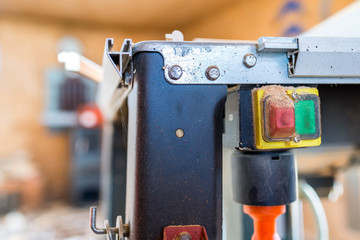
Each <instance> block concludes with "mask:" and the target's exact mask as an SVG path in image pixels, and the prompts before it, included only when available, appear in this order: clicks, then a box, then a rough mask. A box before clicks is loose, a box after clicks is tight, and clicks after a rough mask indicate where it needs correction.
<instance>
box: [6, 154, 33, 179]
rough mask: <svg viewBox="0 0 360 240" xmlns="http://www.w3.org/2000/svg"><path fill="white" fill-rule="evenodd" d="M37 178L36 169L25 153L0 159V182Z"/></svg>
mask: <svg viewBox="0 0 360 240" xmlns="http://www.w3.org/2000/svg"><path fill="white" fill-rule="evenodd" d="M37 176H39V172H38V170H37V168H36V167H35V166H34V164H33V163H32V161H31V157H30V155H29V153H28V152H26V151H17V152H15V153H14V154H12V155H10V156H7V157H4V158H1V159H0V180H2V181H5V180H8V179H9V180H18V181H22V180H26V179H33V178H36V177H37Z"/></svg>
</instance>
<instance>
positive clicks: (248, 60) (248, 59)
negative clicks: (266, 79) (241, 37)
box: [243, 53, 257, 68]
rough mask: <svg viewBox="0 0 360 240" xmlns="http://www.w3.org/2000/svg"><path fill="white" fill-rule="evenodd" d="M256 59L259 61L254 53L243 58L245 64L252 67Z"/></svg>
mask: <svg viewBox="0 0 360 240" xmlns="http://www.w3.org/2000/svg"><path fill="white" fill-rule="evenodd" d="M256 61H257V59H256V57H255V55H254V54H252V53H248V54H246V55H245V56H244V58H243V62H244V65H245V66H246V67H248V68H252V67H253V66H255V65H256Z"/></svg>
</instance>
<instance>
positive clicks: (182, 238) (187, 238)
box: [176, 232, 192, 240]
mask: <svg viewBox="0 0 360 240" xmlns="http://www.w3.org/2000/svg"><path fill="white" fill-rule="evenodd" d="M176 240H192V237H191V235H190V234H189V233H188V232H181V233H179V235H177V237H176Z"/></svg>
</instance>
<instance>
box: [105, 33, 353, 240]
mask: <svg viewBox="0 0 360 240" xmlns="http://www.w3.org/2000/svg"><path fill="white" fill-rule="evenodd" d="M111 49H112V40H107V42H106V46H105V53H104V63H103V65H104V83H103V84H102V86H101V88H100V97H99V99H100V101H99V104H100V107H101V108H102V109H103V112H105V113H108V114H109V116H111V117H110V118H109V119H113V117H114V116H116V114H117V110H118V109H120V107H121V106H122V105H123V104H124V103H125V102H126V101H127V104H128V111H129V118H128V127H127V130H128V131H127V133H128V140H127V181H126V184H127V187H126V194H124V195H126V212H125V223H126V224H127V225H126V226H127V228H126V229H128V232H126V233H124V235H123V236H119V237H120V238H122V237H124V236H126V237H128V239H130V240H140V239H156V240H162V239H169V236H175V235H176V234H177V235H176V236H175V237H171V238H173V239H192V240H196V239H198V240H200V239H222V194H221V192H222V187H223V186H222V148H223V146H227V147H232V148H233V149H234V152H235V153H234V155H233V159H232V164H233V174H232V175H233V189H234V200H235V201H237V202H239V203H241V204H244V205H245V208H244V209H245V212H246V213H249V214H252V217H253V218H254V221H255V222H257V224H256V226H257V227H255V234H254V236H253V239H267V238H261V237H260V238H257V237H256V236H259V234H260V235H261V234H265V235H266V234H268V233H267V232H265V233H264V232H263V233H262V231H261V229H262V227H261V226H265V225H266V226H270V228H269V229H272V230H271V231H272V233H271V234H270V235H271V236H275V238H273V239H278V238H277V235H276V230H275V229H276V228H271V226H274V224H275V219H276V217H277V216H278V215H279V214H281V213H283V212H284V206H283V205H286V204H289V203H291V202H293V201H295V199H296V191H297V185H296V181H297V173H296V163H295V161H294V157H293V154H292V153H291V152H290V150H291V149H293V148H301V147H313V146H318V145H320V143H321V134H322V132H321V120H320V98H319V93H318V91H317V89H316V85H318V84H358V83H360V70H359V68H358V67H356V68H355V65H354V62H356V61H358V62H359V61H360V40H358V39H346V38H261V39H259V41H258V42H250V43H249V42H243V43H200V42H173V41H166V42H165V41H153V42H140V43H137V44H136V45H132V42H131V41H130V40H129V39H127V40H125V41H124V45H123V47H122V49H121V51H120V52H114V51H111ZM349 56H351V60H349ZM309 62H313V63H314V62H316V64H317V67H316V68H314V67H313V66H312V65H311V64H310V65H309ZM225 101H226V103H225ZM224 123H225V124H224ZM223 137H224V141H223V140H222V138H223ZM256 207H263V208H256ZM272 207H273V208H272ZM265 208H266V209H268V210H269V211H268V213H271V214H268V215H267V214H265V213H263V212H261V211H262V210H264V209H265ZM259 209H260V211H259ZM259 214H260V215H259ZM269 216H271V217H269ZM121 224H122V221H121ZM194 229H195V230H194ZM117 232H120V231H117ZM200 232H201V234H200ZM175 233H176V234H175ZM119 235H120V234H119ZM265 235H264V236H265ZM269 239H270V238H269ZM271 239H272V238H271Z"/></svg>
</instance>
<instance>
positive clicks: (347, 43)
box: [292, 37, 360, 77]
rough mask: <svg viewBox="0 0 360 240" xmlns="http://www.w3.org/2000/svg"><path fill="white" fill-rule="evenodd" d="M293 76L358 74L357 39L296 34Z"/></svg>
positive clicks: (346, 75)
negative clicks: (298, 35) (297, 35)
mask: <svg viewBox="0 0 360 240" xmlns="http://www.w3.org/2000/svg"><path fill="white" fill-rule="evenodd" d="M298 43H299V52H298V55H297V59H296V64H295V69H294V73H293V74H292V77H360V39H359V38H329V37H299V38H298Z"/></svg>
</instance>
